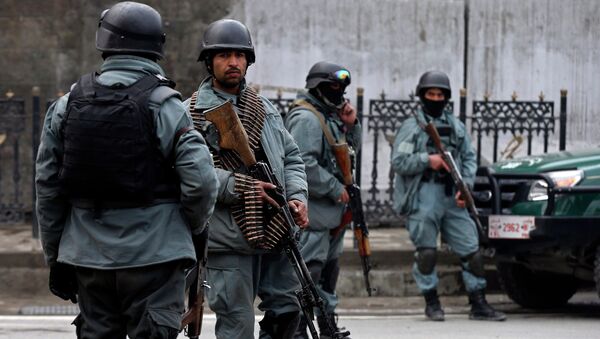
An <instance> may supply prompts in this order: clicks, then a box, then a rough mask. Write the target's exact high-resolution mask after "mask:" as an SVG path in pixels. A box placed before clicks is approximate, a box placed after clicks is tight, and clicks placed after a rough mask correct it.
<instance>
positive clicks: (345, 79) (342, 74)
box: [308, 69, 350, 86]
mask: <svg viewBox="0 0 600 339" xmlns="http://www.w3.org/2000/svg"><path fill="white" fill-rule="evenodd" d="M311 78H322V79H326V80H328V81H331V82H337V83H339V84H340V85H342V86H348V85H350V72H348V71H347V70H345V69H340V70H339V71H335V72H332V73H313V74H310V75H309V76H308V79H311Z"/></svg>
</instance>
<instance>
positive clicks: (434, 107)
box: [421, 98, 448, 118]
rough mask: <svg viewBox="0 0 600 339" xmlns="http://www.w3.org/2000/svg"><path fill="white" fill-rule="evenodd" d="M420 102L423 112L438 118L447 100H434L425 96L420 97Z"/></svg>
mask: <svg viewBox="0 0 600 339" xmlns="http://www.w3.org/2000/svg"><path fill="white" fill-rule="evenodd" d="M421 102H422V103H423V110H424V111H425V113H426V114H427V115H429V116H431V117H434V118H439V117H440V116H441V115H442V112H444V107H446V105H447V104H448V101H447V100H439V101H434V100H429V99H426V98H421Z"/></svg>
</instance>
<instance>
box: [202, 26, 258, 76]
mask: <svg viewBox="0 0 600 339" xmlns="http://www.w3.org/2000/svg"><path fill="white" fill-rule="evenodd" d="M227 49H231V50H236V51H242V52H244V53H246V61H247V62H248V66H250V65H251V64H252V63H254V60H255V56H254V45H253V44H252V36H251V35H250V31H249V30H248V27H246V26H245V25H244V24H243V23H241V22H239V21H236V20H231V19H222V20H218V21H215V22H213V23H212V24H210V25H208V28H206V31H205V32H204V37H203V38H202V42H201V43H200V55H199V56H198V61H202V60H204V61H205V62H206V65H207V66H209V67H210V60H208V59H209V58H210V57H211V56H212V53H211V52H215V51H219V50H227Z"/></svg>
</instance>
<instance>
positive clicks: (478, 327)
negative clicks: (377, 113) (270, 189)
mask: <svg viewBox="0 0 600 339" xmlns="http://www.w3.org/2000/svg"><path fill="white" fill-rule="evenodd" d="M72 318H73V317H72V316H0V338H1V339H17V338H19V339H22V338H27V339H42V338H43V339H65V338H75V334H74V330H73V328H72V327H71V326H70V325H69V323H70V321H71V320H72ZM257 320H259V319H258V318H257ZM599 320H600V315H598V310H596V311H595V312H591V313H590V312H584V311H581V312H579V311H577V312H573V313H569V314H564V313H519V314H510V315H509V320H508V321H506V322H502V323H490V322H480V321H469V320H467V317H466V315H465V314H451V315H449V316H447V319H446V321H445V322H443V323H433V322H430V321H425V320H424V319H423V317H422V316H421V315H407V316H377V317H369V316H349V317H345V318H344V319H343V321H342V325H344V326H347V327H348V328H349V329H351V331H352V338H354V339H357V338H386V339H387V338H389V339H393V338H411V339H420V338H433V337H435V338H467V339H468V338H478V339H479V338H541V339H554V338H557V339H558V338H561V339H563V338H600V321H599ZM214 324H215V318H214V315H212V314H211V315H208V316H207V317H205V323H204V326H205V327H204V328H205V331H204V333H203V335H202V336H200V338H203V339H212V338H215V337H214V335H213V333H212V331H213V328H214ZM178 338H181V339H183V338H185V336H184V335H183V334H181V335H180V336H179V337H178Z"/></svg>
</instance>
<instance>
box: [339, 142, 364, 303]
mask: <svg viewBox="0 0 600 339" xmlns="http://www.w3.org/2000/svg"><path fill="white" fill-rule="evenodd" d="M331 149H332V150H333V154H334V155H335V160H336V162H337V164H338V167H339V168H340V171H341V172H342V177H343V178H344V185H345V186H346V191H347V192H348V195H349V196H350V211H351V212H352V229H353V231H354V238H355V239H356V242H357V245H358V255H359V256H360V259H361V264H362V268H363V276H364V278H365V286H366V289H367V293H368V295H369V296H371V293H372V291H373V289H372V288H371V282H370V280H369V272H370V271H371V262H370V257H371V243H370V241H369V229H368V228H367V224H366V222H365V216H364V213H363V209H362V199H361V196H360V188H359V187H358V186H357V185H355V184H354V180H353V179H352V162H351V160H350V150H349V148H348V144H346V143H343V144H334V145H331ZM342 222H344V219H343V218H342ZM344 226H345V225H340V227H344Z"/></svg>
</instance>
